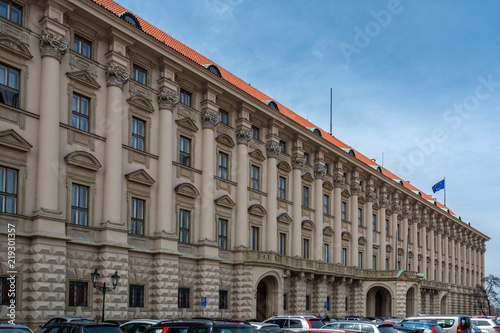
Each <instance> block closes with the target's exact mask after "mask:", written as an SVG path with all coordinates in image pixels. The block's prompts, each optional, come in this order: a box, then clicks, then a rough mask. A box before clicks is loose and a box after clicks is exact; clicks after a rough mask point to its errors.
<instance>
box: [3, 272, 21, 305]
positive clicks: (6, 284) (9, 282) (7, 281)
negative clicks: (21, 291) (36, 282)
mask: <svg viewBox="0 0 500 333" xmlns="http://www.w3.org/2000/svg"><path fill="white" fill-rule="evenodd" d="M12 290H17V288H16V278H15V277H10V276H9V277H6V276H2V277H0V305H10V304H11V303H10V300H11V299H14V300H15V297H16V296H15V294H14V295H12V293H11V291H12ZM9 294H10V296H9Z"/></svg>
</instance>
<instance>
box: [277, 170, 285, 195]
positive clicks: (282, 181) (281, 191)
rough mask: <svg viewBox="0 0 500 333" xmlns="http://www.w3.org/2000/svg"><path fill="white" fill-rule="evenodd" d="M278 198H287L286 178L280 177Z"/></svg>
mask: <svg viewBox="0 0 500 333" xmlns="http://www.w3.org/2000/svg"><path fill="white" fill-rule="evenodd" d="M278 198H280V199H283V200H286V178H285V177H281V176H280V177H279V178H278Z"/></svg>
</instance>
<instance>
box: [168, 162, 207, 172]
mask: <svg viewBox="0 0 500 333" xmlns="http://www.w3.org/2000/svg"><path fill="white" fill-rule="evenodd" d="M172 164H173V165H175V166H177V167H180V168H182V169H186V170H189V171H193V172H196V173H199V174H202V173H203V171H201V170H198V169H195V168H191V167H187V166H185V165H182V164H180V163H179V162H175V161H172Z"/></svg>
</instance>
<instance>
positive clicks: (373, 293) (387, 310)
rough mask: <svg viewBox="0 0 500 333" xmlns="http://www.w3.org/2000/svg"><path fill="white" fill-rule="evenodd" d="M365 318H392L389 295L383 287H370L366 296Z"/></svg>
mask: <svg viewBox="0 0 500 333" xmlns="http://www.w3.org/2000/svg"><path fill="white" fill-rule="evenodd" d="M366 301H367V302H366V316H367V317H375V316H392V306H391V293H390V292H389V290H387V289H386V288H384V287H380V286H377V287H372V288H370V290H368V293H367V294H366Z"/></svg>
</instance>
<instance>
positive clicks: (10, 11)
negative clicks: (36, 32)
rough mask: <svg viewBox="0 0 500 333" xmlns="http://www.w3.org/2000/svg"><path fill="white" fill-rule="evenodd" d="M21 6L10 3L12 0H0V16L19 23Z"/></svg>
mask: <svg viewBox="0 0 500 333" xmlns="http://www.w3.org/2000/svg"><path fill="white" fill-rule="evenodd" d="M21 13H22V7H20V6H17V5H15V4H13V3H12V1H7V0H1V1H0V16H1V17H3V18H6V19H7V20H9V21H12V22H14V23H16V24H19V25H21V17H22V15H21Z"/></svg>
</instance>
